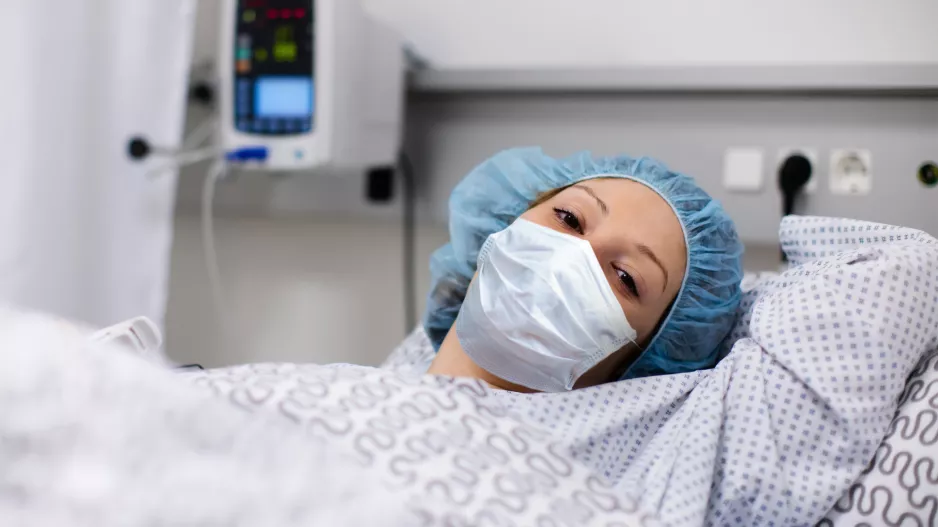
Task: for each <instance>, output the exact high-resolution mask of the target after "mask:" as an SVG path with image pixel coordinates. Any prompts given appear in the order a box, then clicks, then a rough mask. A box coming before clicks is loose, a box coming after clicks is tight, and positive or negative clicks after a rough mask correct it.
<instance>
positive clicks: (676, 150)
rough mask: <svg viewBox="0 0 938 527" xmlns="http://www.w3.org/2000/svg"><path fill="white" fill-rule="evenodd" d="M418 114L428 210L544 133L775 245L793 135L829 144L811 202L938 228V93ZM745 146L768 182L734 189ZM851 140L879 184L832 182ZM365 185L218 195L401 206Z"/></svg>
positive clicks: (446, 101) (386, 214)
mask: <svg viewBox="0 0 938 527" xmlns="http://www.w3.org/2000/svg"><path fill="white" fill-rule="evenodd" d="M407 125H408V130H407V150H408V152H409V153H410V155H411V157H412V158H413V161H414V165H415V169H416V172H417V175H418V178H419V189H418V192H419V197H420V198H419V199H420V217H421V218H422V221H424V222H427V221H430V222H437V223H442V222H445V218H446V207H447V198H448V195H449V192H450V191H451V190H452V188H453V186H454V185H455V184H456V183H457V182H458V181H459V180H460V178H461V177H462V176H463V175H465V173H466V172H467V171H468V170H470V169H471V168H472V167H473V166H474V165H475V164H477V163H478V162H479V161H481V160H483V159H485V158H486V157H488V156H490V155H491V154H493V153H494V152H497V151H498V150H500V149H503V148H506V147H511V146H518V145H538V146H542V147H544V148H545V150H546V151H547V152H548V153H551V154H555V155H558V156H562V155H565V154H569V153H571V152H574V151H577V150H580V149H589V150H592V151H594V152H595V153H599V154H613V153H618V152H625V153H629V154H632V155H650V156H653V157H657V158H660V159H662V160H664V161H665V162H666V163H668V164H669V165H670V166H671V167H673V168H674V169H677V170H681V171H684V172H686V173H688V174H690V175H692V176H694V177H696V178H697V180H698V181H699V182H700V184H701V185H703V186H704V187H705V188H706V189H707V190H708V191H709V192H711V193H712V194H713V195H714V196H715V197H717V198H718V199H720V200H721V201H722V202H723V203H724V205H725V206H726V208H727V209H728V210H729V211H730V213H731V214H732V216H733V217H734V218H735V219H736V221H737V223H738V225H739V229H740V232H741V235H742V236H743V238H744V239H745V240H746V241H748V242H757V243H761V244H771V243H773V242H774V241H775V239H776V232H777V227H778V221H779V218H780V215H781V197H780V195H779V194H778V191H777V189H776V183H775V177H776V174H777V168H776V167H777V163H778V162H779V160H778V159H777V158H776V153H777V151H778V149H780V148H782V147H790V146H795V147H810V148H814V149H817V150H818V152H819V160H818V163H817V165H818V166H816V167H815V170H816V172H815V177H816V178H819V185H818V189H817V191H816V192H814V193H813V194H812V195H809V196H806V199H805V201H804V202H803V204H802V207H801V209H800V212H801V213H804V214H817V215H829V216H845V217H853V218H860V219H865V220H871V221H878V222H885V223H893V224H902V225H906V226H910V227H914V228H919V229H923V230H926V231H929V232H931V233H938V188H932V189H927V188H925V187H923V186H922V185H921V184H920V183H919V182H918V180H917V179H916V169H917V167H918V166H919V165H920V164H921V163H922V162H923V161H926V160H932V161H938V100H935V99H932V98H928V97H909V98H902V97H894V98H889V97H875V98H874V97H870V98H861V97H836V96H815V97H809V96H798V97H795V96H787V97H786V96H774V97H773V96H765V95H759V96H757V95H749V96H746V95H737V96H729V95H709V96H707V95H697V96H693V95H671V96H654V95H634V94H632V95H614V94H606V95H602V94H590V95H588V96H582V95H580V96H577V95H559V94H541V95H525V94H502V95H497V94H477V95H420V94H415V95H412V97H411V98H410V101H409V111H408V121H407ZM736 146H746V147H760V148H764V149H765V151H766V159H765V164H766V166H765V175H766V182H765V186H764V188H763V191H762V192H761V193H758V194H736V193H729V192H727V191H726V190H725V189H724V188H723V187H722V163H723V154H724V151H725V149H726V148H729V147H736ZM841 147H851V148H864V149H868V150H870V151H871V152H872V155H873V160H872V172H873V190H872V193H871V194H870V195H868V196H860V197H845V196H835V195H832V194H831V193H830V191H829V189H828V184H827V172H828V168H827V165H828V157H829V152H830V150H831V149H832V148H841ZM197 171H198V169H194V170H190V171H188V172H187V175H195V173H196V172H197ZM197 180H198V178H197V177H183V178H182V181H181V184H180V207H181V210H183V211H185V210H191V209H192V206H193V205H194V204H196V203H197V201H198V193H199V181H197ZM363 183H364V178H363V177H362V178H347V179H338V178H332V177H316V176H315V175H298V176H291V177H282V178H278V177H257V176H250V175H245V176H242V177H240V178H237V179H236V180H234V181H232V182H229V183H228V184H224V185H222V187H221V188H220V189H219V202H218V203H219V204H218V207H219V210H220V211H221V212H222V213H223V214H239V215H244V214H249V215H263V216H268V215H273V216H277V215H297V214H298V215H305V216H308V215H318V214H329V215H330V216H335V215H341V216H351V217H357V218H359V217H364V218H376V219H386V218H391V217H396V215H397V210H396V206H390V207H388V206H377V207H376V206H373V205H369V204H367V203H366V202H365V200H364V187H363Z"/></svg>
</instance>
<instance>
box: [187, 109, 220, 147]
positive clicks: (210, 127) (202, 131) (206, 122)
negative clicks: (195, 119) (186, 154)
mask: <svg viewBox="0 0 938 527" xmlns="http://www.w3.org/2000/svg"><path fill="white" fill-rule="evenodd" d="M216 124H218V120H217V119H215V116H214V115H209V116H208V117H206V118H205V119H203V120H202V122H200V123H199V124H197V125H196V126H195V128H193V129H192V131H191V132H189V134H188V135H187V136H186V137H185V139H183V141H182V149H183V150H189V149H192V148H196V147H199V146H202V143H204V142H205V141H206V140H207V139H208V138H210V137H212V134H213V133H214V132H215V125H216Z"/></svg>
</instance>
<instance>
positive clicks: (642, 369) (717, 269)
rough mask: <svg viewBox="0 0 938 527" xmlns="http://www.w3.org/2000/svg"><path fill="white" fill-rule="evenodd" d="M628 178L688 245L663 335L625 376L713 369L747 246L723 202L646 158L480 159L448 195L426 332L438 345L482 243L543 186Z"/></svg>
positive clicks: (526, 153) (513, 154)
mask: <svg viewBox="0 0 938 527" xmlns="http://www.w3.org/2000/svg"><path fill="white" fill-rule="evenodd" d="M599 177H615V178H624V179H630V180H633V181H637V182H639V183H643V184H645V185H647V186H648V187H650V188H651V189H652V190H654V191H655V192H657V193H658V194H659V195H660V196H661V197H662V198H664V200H665V201H667V202H668V204H670V205H671V207H672V208H673V209H674V213H675V214H676V215H677V217H678V219H679V220H680V222H681V226H682V227H683V229H684V241H685V244H686V247H687V250H688V258H687V270H686V272H685V273H684V282H683V284H682V285H681V289H680V291H679V292H678V294H677V297H676V298H675V300H674V303H673V304H672V306H671V309H670V310H669V311H668V312H667V313H666V314H665V317H664V320H662V321H661V323H660V324H659V326H658V329H657V333H655V335H654V336H653V337H652V339H651V341H650V342H649V344H648V346H647V347H646V348H645V350H644V351H643V352H642V354H641V355H640V356H639V358H638V359H637V360H636V361H635V362H634V363H633V364H632V366H631V367H630V368H629V369H628V370H627V371H626V373H625V375H624V376H623V379H625V378H635V377H645V376H648V375H660V374H669V373H680V372H687V371H694V370H699V369H704V368H710V367H713V365H714V364H716V361H717V353H718V350H719V345H720V343H721V341H722V340H723V339H724V338H725V337H726V335H727V333H729V331H730V329H731V327H732V325H733V323H734V320H735V318H736V309H737V307H738V305H739V301H740V298H741V296H742V294H741V291H740V282H741V280H742V253H743V247H742V244H741V243H740V241H739V237H738V235H737V234H736V228H735V226H734V225H733V221H732V220H731V219H730V218H729V216H728V215H727V214H726V212H725V211H724V210H723V207H722V206H720V204H719V203H718V202H717V201H716V200H714V199H713V198H711V197H710V196H709V195H708V194H707V193H706V192H704V191H703V189H701V188H700V187H698V186H697V184H696V183H694V180H693V179H691V178H689V177H687V176H685V175H682V174H678V173H676V172H672V171H670V170H668V169H667V167H665V166H664V165H663V164H661V163H659V162H657V161H655V160H652V159H648V158H639V159H635V158H631V157H627V156H614V157H593V156H591V155H590V154H589V153H588V152H583V153H579V154H576V155H574V156H572V157H569V158H567V159H560V160H558V159H553V158H551V157H549V156H547V155H545V154H544V153H543V152H542V151H541V150H540V149H539V148H519V149H512V150H506V151H504V152H501V153H499V154H497V155H495V156H494V157H492V158H490V159H489V160H487V161H485V162H483V163H482V164H481V165H479V166H477V167H476V168H475V169H473V170H472V172H470V173H469V175H467V176H466V177H465V178H464V179H463V180H462V182H460V183H459V185H457V186H456V188H455V189H454V190H453V194H452V196H451V197H450V201H449V208H450V223H449V230H450V242H449V243H448V244H446V245H444V246H443V247H441V248H440V249H438V250H437V251H436V252H434V253H433V256H432V257H431V259H430V274H431V277H432V284H431V289H430V295H429V298H428V302H427V310H426V313H425V315H424V321H423V322H424V329H425V330H426V332H427V336H428V337H429V338H430V341H431V342H432V343H433V346H434V348H435V349H437V350H439V348H440V345H441V344H442V342H443V338H444V337H445V336H446V334H447V332H449V330H450V328H451V327H452V325H453V322H454V321H455V320H456V315H457V314H458V313H459V308H460V306H461V305H462V302H463V299H464V298H465V296H466V290H467V289H468V287H469V281H470V280H471V279H472V276H473V275H474V274H475V270H476V260H477V259H478V256H479V249H480V248H481V247H482V244H483V243H484V242H485V240H486V238H488V237H489V235H491V234H494V233H496V232H499V231H501V230H503V229H505V228H507V227H508V226H509V225H510V224H511V223H512V222H513V221H515V219H516V218H518V217H519V216H520V215H521V214H522V213H524V212H525V211H526V210H527V209H528V207H529V206H530V204H531V202H532V201H534V199H535V198H536V197H537V196H538V195H539V194H541V193H543V192H546V191H549V190H553V189H558V188H563V187H566V186H569V185H572V184H574V183H577V182H579V181H583V180H587V179H593V178H599Z"/></svg>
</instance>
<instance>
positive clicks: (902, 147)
mask: <svg viewBox="0 0 938 527" xmlns="http://www.w3.org/2000/svg"><path fill="white" fill-rule="evenodd" d="M211 4H212V2H202V3H200V9H203V13H202V17H203V21H202V24H201V26H200V27H201V29H200V31H199V33H198V35H197V41H200V40H201V41H202V43H203V44H202V46H201V48H200V49H199V50H198V52H197V54H196V55H197V60H203V59H205V58H210V57H211V55H212V47H213V44H209V43H212V42H213V40H212V39H213V37H212V32H213V29H212V27H211V24H210V23H208V22H207V21H206V19H207V18H211V16H210V15H211V13H210V10H211ZM369 5H370V7H371V9H372V10H373V11H374V12H375V13H376V14H377V15H379V16H380V17H382V18H384V19H385V20H387V21H389V22H390V23H392V24H393V25H395V27H397V28H399V29H400V30H401V31H402V33H403V34H404V35H405V36H406V37H407V38H408V39H409V40H410V41H411V42H412V43H413V45H414V47H415V48H416V49H417V50H418V52H420V53H421V54H422V55H424V56H425V57H426V58H427V59H428V60H429V61H430V62H431V64H432V65H433V66H434V67H438V68H440V69H464V68H474V67H478V68H504V69H512V68H536V67H542V68H543V67H570V66H586V67H617V66H619V67H621V66H627V65H632V64H652V65H674V66H680V65H689V64H691V65H692V64H697V65H700V64H737V65H746V64H761V65H765V64H779V65H782V64H807V63H814V64H818V63H821V64H825V63H829V64H839V65H842V64H876V63H880V64H897V63H904V64H913V65H915V64H918V65H929V64H931V65H934V66H935V67H938V32H935V31H933V30H932V28H931V26H932V24H933V23H932V22H931V21H933V20H938V3H936V2H930V1H927V0H924V1H907V2H901V3H891V2H867V1H861V2H856V1H853V2H846V1H840V0H836V1H830V2H823V3H821V2H807V1H794V2H760V3H755V2H744V1H741V0H740V1H736V0H733V1H730V0H720V1H719V2H717V1H713V2H706V3H701V2H673V1H672V2H634V1H632V2H622V1H616V0H606V1H601V0H591V1H587V2H578V3H577V9H576V10H575V11H573V12H571V10H570V9H568V8H567V6H569V5H570V3H569V2H560V1H559V0H552V1H546V0H542V1H540V2H532V1H514V2H504V1H496V0H480V1H476V2H472V3H467V2H455V1H451V2H427V1H417V0H394V1H392V0H382V1H377V0H375V1H371V2H369ZM206 10H207V11H206ZM519 32H520V33H519ZM521 34H523V36H522V35H521ZM874 34H875V35H876V38H869V36H870V35H874ZM791 35H798V37H799V38H796V39H793V38H791ZM408 107H409V108H408V117H407V134H406V136H407V137H406V149H407V151H408V153H409V154H410V156H411V157H412V158H413V161H414V166H415V171H416V176H417V178H418V202H419V207H418V217H419V222H420V225H421V226H420V231H419V234H418V244H417V245H418V251H417V252H418V255H417V261H418V264H419V265H418V274H417V278H418V286H419V293H418V299H419V300H420V305H419V306H418V309H421V308H422V302H423V298H424V296H425V294H426V291H427V286H428V280H429V276H428V273H427V268H426V261H427V258H428V256H429V254H430V252H431V251H432V250H433V248H435V247H436V246H438V245H440V244H441V243H443V242H445V240H446V238H447V234H446V229H445V219H446V200H447V197H448V194H449V192H450V190H451V189H452V187H453V185H455V184H456V182H457V181H458V180H459V178H460V177H461V176H462V175H464V174H465V173H466V171H468V170H470V169H471V168H472V166H474V165H475V164H476V163H477V162H479V161H480V160H482V159H483V158H485V157H486V156H488V155H490V154H491V153H493V152H495V151H497V150H499V149H501V148H504V147H507V146H513V145H541V146H543V147H545V148H546V149H547V151H548V152H549V153H553V154H557V155H563V154H567V153H570V152H573V151H575V150H578V149H581V148H588V149H591V150H593V151H595V152H597V153H607V154H611V153H617V152H623V151H624V152H628V153H633V154H645V155H652V156H655V157H660V158H662V159H664V160H666V161H667V162H668V163H669V164H670V165H672V166H673V167H674V168H676V169H680V170H683V171H686V172H688V173H690V174H692V175H694V176H695V177H697V179H698V180H699V181H700V182H701V184H702V185H703V186H704V187H705V188H707V190H708V191H710V192H711V193H713V194H714V195H715V196H717V197H718V198H720V199H721V200H722V201H723V202H724V203H725V205H726V206H727V208H728V209H729V210H730V212H731V213H732V215H733V216H734V217H735V218H736V220H737V222H738V224H739V227H740V231H741V233H742V235H743V237H744V239H745V240H746V241H747V243H748V250H749V253H748V260H747V268H749V269H752V270H759V269H768V268H772V267H774V266H775V265H776V256H777V255H776V247H775V245H774V242H775V237H776V229H777V224H778V219H779V216H780V213H781V199H780V197H779V196H778V193H777V192H776V191H775V183H774V177H775V169H776V164H777V162H778V159H776V154H777V152H778V150H779V149H781V148H784V147H811V148H814V149H816V150H817V151H818V152H819V154H820V158H821V159H820V161H821V163H820V164H819V165H821V166H818V167H816V168H817V172H816V174H815V177H817V178H819V179H820V182H819V183H820V184H819V188H818V190H816V191H815V192H814V193H812V194H811V195H810V196H808V197H807V200H806V201H805V203H804V204H803V208H802V212H805V213H811V214H826V215H837V216H850V217H857V218H863V219H869V220H874V221H882V222H888V223H897V224H904V225H909V226H913V227H918V228H922V229H925V230H928V231H930V232H932V233H933V234H938V213H936V210H938V189H931V190H927V189H924V188H923V187H922V186H921V185H920V184H919V183H918V182H917V181H916V179H915V174H914V172H915V169H916V167H917V166H918V164H919V163H920V162H922V161H924V160H926V159H930V160H936V158H938V101H936V100H935V99H934V98H925V97H912V98H894V97H860V96H851V97H805V96H788V95H784V94H774V95H773V94H763V95H745V96H726V95H724V96H716V95H706V96H705V95H681V96H677V95H667V96H665V95H651V94H643V95H634V94H631V95H622V94H609V93H607V94H591V95H589V96H575V95H570V94H540V95H533V94H530V93H518V94H468V93H450V94H429V93H421V92H414V93H411V94H410V97H409V99H408ZM190 117H191V119H192V121H193V122H195V121H197V120H198V118H199V117H200V116H199V115H198V111H197V109H195V110H193V112H192V115H191V116H190ZM734 146H746V147H757V148H761V149H763V150H764V152H765V154H766V160H765V178H766V181H765V185H764V188H763V190H762V191H761V192H758V193H751V194H733V193H730V192H728V191H726V189H724V188H723V186H722V184H721V182H722V161H723V155H724V152H725V150H726V149H727V148H728V147H734ZM839 147H855V148H865V149H869V150H870V151H871V152H872V153H873V156H874V158H873V192H872V193H871V194H870V195H869V196H863V197H843V196H834V195H832V194H831V193H830V192H828V190H827V188H826V180H825V179H824V178H825V177H826V173H827V169H826V167H824V166H823V165H824V164H825V161H826V155H827V154H828V153H829V152H830V150H831V149H834V148H839ZM203 169H204V167H194V168H193V169H190V170H187V171H185V172H184V174H183V177H182V178H181V180H180V185H179V205H178V210H177V222H176V240H175V246H174V251H173V268H172V279H171V291H170V300H169V308H168V315H167V337H168V349H169V351H170V353H171V354H173V355H174V357H175V358H177V359H179V360H186V361H190V360H191V361H195V362H201V363H204V364H207V365H218V364H230V363H237V362H247V361H258V360H291V361H313V362H334V361H344V362H360V363H368V364H374V363H376V362H377V361H379V360H380V357H382V356H384V355H386V354H387V352H388V351H389V350H390V349H391V347H393V345H394V344H395V343H396V342H397V341H399V340H400V338H401V337H402V336H403V329H404V317H403V313H402V312H401V306H402V302H401V296H402V294H403V285H402V281H401V276H402V267H401V265H402V255H401V244H400V229H399V228H398V220H399V217H400V209H399V204H398V203H392V204H390V205H374V204H369V203H368V202H367V200H365V198H364V196H365V192H364V180H363V178H346V179H341V178H326V177H316V176H315V175H302V176H295V177H290V178H287V177H263V178H258V177H252V176H247V175H241V176H239V177H236V178H235V179H233V180H231V181H228V182H225V183H223V184H221V185H220V188H219V189H218V203H217V209H218V214H219V216H220V219H219V221H218V230H219V232H218V246H219V252H220V256H221V266H222V272H223V275H224V279H225V284H226V289H227V292H228V293H229V297H228V300H229V305H230V309H231V310H232V311H233V319H234V320H235V321H236V324H235V326H236V327H237V328H238V329H239V334H241V335H247V337H244V338H243V339H242V340H243V342H242V344H243V345H242V346H230V345H225V344H224V343H222V342H221V341H220V340H219V339H218V337H217V334H216V332H215V331H211V330H208V329H207V328H213V324H214V317H213V316H212V309H211V303H210V302H209V294H208V289H207V286H206V278H205V276H206V275H205V271H204V267H203V265H202V260H201V247H200V245H199V244H200V238H199V234H198V221H197V219H196V215H195V213H196V211H197V204H198V196H199V192H200V186H201V181H200V180H201V176H202V174H201V172H200V171H201V170H203ZM235 348H237V349H235Z"/></svg>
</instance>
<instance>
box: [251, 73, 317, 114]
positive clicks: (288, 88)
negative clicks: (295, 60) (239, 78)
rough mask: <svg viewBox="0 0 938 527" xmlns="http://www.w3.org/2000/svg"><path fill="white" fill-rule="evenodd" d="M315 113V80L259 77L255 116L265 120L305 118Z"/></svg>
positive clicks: (255, 93)
mask: <svg viewBox="0 0 938 527" xmlns="http://www.w3.org/2000/svg"><path fill="white" fill-rule="evenodd" d="M312 113H313V80H312V79H311V78H309V77H258V78H257V80H256V81H255V83H254V115H255V116H256V117H260V118H265V119H271V118H273V119H278V118H286V119H289V118H304V117H307V118H308V117H310V116H311V115H312Z"/></svg>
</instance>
